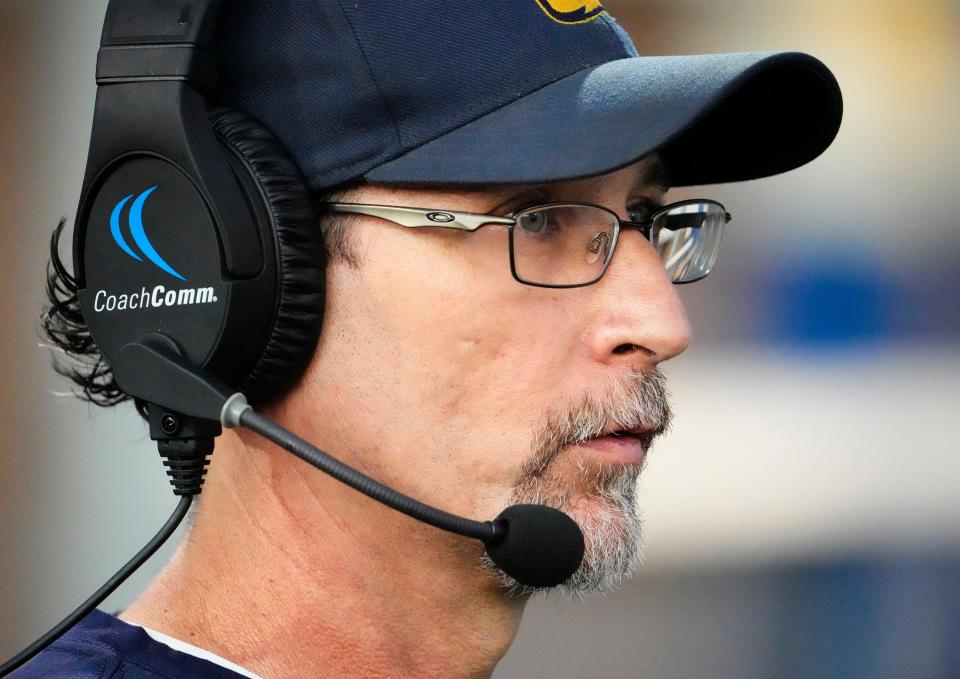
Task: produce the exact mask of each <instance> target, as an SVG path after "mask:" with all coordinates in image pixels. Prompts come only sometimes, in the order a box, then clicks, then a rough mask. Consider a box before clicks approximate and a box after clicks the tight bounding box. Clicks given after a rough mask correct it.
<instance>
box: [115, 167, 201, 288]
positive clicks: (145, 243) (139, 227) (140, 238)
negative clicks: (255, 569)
mask: <svg viewBox="0 0 960 679" xmlns="http://www.w3.org/2000/svg"><path fill="white" fill-rule="evenodd" d="M156 189H157V187H156V186H152V187H150V188H149V189H147V190H146V191H144V192H143V193H141V194H140V195H138V196H137V197H136V198H135V199H134V201H133V204H132V205H131V206H130V234H131V235H132V236H133V242H134V243H136V244H137V247H138V248H140V252H142V253H143V254H144V256H145V257H146V258H147V259H149V260H150V261H151V262H153V264H155V265H156V266H157V267H159V268H160V269H163V270H164V271H166V272H167V273H168V274H170V275H171V276H173V277H174V278H179V279H180V280H181V281H186V280H187V279H186V278H184V277H183V276H181V275H180V274H179V273H177V271H176V270H174V268H173V267H172V266H170V265H169V264H167V262H166V260H164V258H163V257H161V256H160V253H159V252H157V249H156V248H155V247H153V243H151V242H150V239H149V238H148V237H147V232H146V231H145V230H144V228H143V204H144V203H146V202H147V198H149V197H150V194H151V193H153V192H154V191H156ZM131 198H133V194H132V193H131V194H130V195H129V196H127V197H126V198H124V199H123V200H121V201H120V202H119V203H117V204H116V205H115V206H114V208H113V212H111V213H110V233H111V234H112V235H113V240H115V241H116V242H117V245H119V246H120V249H121V250H123V251H124V252H126V253H127V254H128V255H130V256H131V257H133V258H134V259H135V260H137V261H138V262H142V261H143V259H142V258H141V257H140V256H139V255H137V253H135V252H134V251H133V250H132V249H131V248H130V246H129V245H127V242H126V240H124V238H123V234H122V233H121V232H120V212H121V210H123V206H124V205H126V204H127V201H129V200H130V199H131Z"/></svg>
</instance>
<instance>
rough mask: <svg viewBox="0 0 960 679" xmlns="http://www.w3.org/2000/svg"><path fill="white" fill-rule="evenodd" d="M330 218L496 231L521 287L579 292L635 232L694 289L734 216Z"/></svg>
mask: <svg viewBox="0 0 960 679" xmlns="http://www.w3.org/2000/svg"><path fill="white" fill-rule="evenodd" d="M321 207H322V208H325V209H326V210H327V211H329V212H339V213H350V214H359V215H367V216H370V217H378V218H380V219H386V220H388V221H391V222H394V223H396V224H399V225H401V226H405V227H407V228H420V227H428V226H432V227H441V228H445V229H458V230H460V231H476V230H477V229H479V228H480V227H482V226H487V225H490V224H496V225H500V226H504V227H506V228H507V229H509V230H510V271H511V273H512V274H513V277H514V278H515V279H517V281H519V282H520V283H524V284H526V285H534V286H537V287H542V288H579V287H583V286H585V285H591V284H593V283H596V282H597V281H598V280H600V278H601V277H602V276H603V274H604V272H606V270H607V267H608V266H609V265H610V260H611V259H612V258H613V253H614V250H616V247H617V241H618V239H619V237H620V232H621V231H622V230H624V229H636V230H637V231H639V232H640V233H641V234H643V236H644V238H646V239H647V240H648V241H649V242H650V244H651V245H653V247H654V248H655V249H656V250H657V252H658V253H659V254H660V258H661V260H662V261H663V264H664V267H665V268H666V270H667V274H668V275H669V277H670V280H671V281H673V282H674V283H692V282H694V281H698V280H700V279H701V278H703V277H704V276H706V275H707V274H709V273H710V271H711V269H712V268H713V265H714V263H715V262H716V260H717V251H718V250H719V247H720V240H721V238H722V237H723V231H724V227H726V225H727V223H728V222H729V221H730V219H731V216H730V213H729V212H727V211H726V209H725V208H724V207H723V205H721V204H720V203H718V202H716V201H713V200H700V199H694V200H683V201H680V202H678V203H672V204H670V205H665V206H663V207H662V208H659V209H657V210H656V211H655V212H654V213H653V214H651V215H650V216H649V217H647V218H639V219H636V220H635V221H627V220H623V219H620V218H619V217H618V216H617V214H616V213H615V212H614V211H613V210H609V209H607V208H605V207H603V206H602V205H594V204H592V203H548V204H546V205H537V206H534V207H529V208H526V209H524V210H520V211H519V212H517V213H514V214H508V215H504V216H497V215H483V214H476V213H473V212H453V211H450V210H430V209H426V208H410V207H396V206H392V205H365V204H359V203H322V204H321Z"/></svg>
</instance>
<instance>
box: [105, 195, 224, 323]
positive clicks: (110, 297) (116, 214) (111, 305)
mask: <svg viewBox="0 0 960 679" xmlns="http://www.w3.org/2000/svg"><path fill="white" fill-rule="evenodd" d="M156 188H157V187H156V186H152V187H150V188H149V189H147V190H146V191H144V192H143V193H141V194H139V195H138V196H137V197H136V198H134V199H133V203H132V204H131V205H130V212H129V215H128V220H129V223H130V235H131V236H133V242H134V243H135V244H136V246H137V248H139V250H140V252H141V253H143V257H146V258H147V259H148V260H150V262H151V263H153V264H154V265H155V266H156V267H157V268H159V269H161V270H163V271H165V272H166V273H168V274H170V275H171V276H173V277H174V278H178V279H180V280H181V281H183V282H186V281H187V279H186V278H184V277H183V276H182V275H180V274H179V273H178V272H177V271H176V270H175V269H174V268H173V267H172V266H170V265H169V264H168V263H167V262H166V260H164V259H163V257H161V256H160V253H158V252H157V249H156V248H155V247H153V243H151V242H150V239H149V238H147V233H146V231H144V229H143V204H144V203H146V202H147V198H149V197H150V194H151V193H153V192H154V191H155V190H156ZM131 198H133V194H132V193H131V194H130V195H129V196H126V197H125V198H122V199H121V200H120V202H118V203H117V204H116V205H115V206H114V207H113V211H112V212H111V213H110V234H111V235H112V236H113V240H114V241H116V243H117V245H118V246H119V247H120V249H121V250H123V251H124V252H125V253H127V254H128V255H129V256H130V257H132V258H133V259H135V260H137V261H138V262H142V261H143V257H141V256H140V255H138V254H137V253H136V252H134V250H133V248H131V247H130V245H129V244H128V243H127V241H126V239H125V238H124V237H123V233H122V232H121V231H120V214H121V212H122V211H123V208H124V206H125V205H126V204H127V203H128V202H129V201H130V199H131ZM216 301H217V296H216V294H214V290H213V287H205V288H182V289H180V290H167V288H165V287H164V286H162V285H155V286H154V287H153V288H152V289H149V290H148V289H147V288H146V287H142V288H140V290H138V291H136V292H126V293H121V294H113V293H109V292H107V291H106V290H97V293H96V295H94V297H93V310H94V311H96V312H98V313H99V312H101V311H126V310H128V309H151V308H157V307H168V306H184V305H188V304H210V303H212V302H216Z"/></svg>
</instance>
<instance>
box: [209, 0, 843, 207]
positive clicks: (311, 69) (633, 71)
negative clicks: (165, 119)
mask: <svg viewBox="0 0 960 679" xmlns="http://www.w3.org/2000/svg"><path fill="white" fill-rule="evenodd" d="M214 49H215V51H216V54H217V59H218V64H219V68H220V71H221V82H222V90H221V97H222V99H223V100H224V101H225V102H226V103H229V104H231V105H234V106H236V107H238V108H241V109H243V110H245V111H247V112H248V113H251V114H253V115H254V116H256V117H257V118H259V119H260V120H261V121H262V122H263V123H265V124H266V125H267V126H268V127H269V128H270V129H271V130H272V131H273V132H274V133H275V134H276V135H277V136H278V137H279V138H280V140H281V141H282V142H283V143H284V144H285V145H286V146H287V147H288V149H289V150H290V152H291V153H292V154H293V156H294V158H295V159H296V161H297V162H298V164H299V166H300V168H301V170H302V171H303V173H304V175H305V177H306V179H307V181H308V183H309V185H310V187H311V188H312V189H316V190H322V189H325V188H329V187H332V186H334V185H337V184H340V183H342V182H346V181H350V180H364V181H369V182H376V183H385V184H454V185H456V184H490V183H493V184H511V183H534V182H547V181H559V180H563V179H572V178H577V177H586V176H592V175H597V174H602V173H605V172H610V171H612V170H615V169H618V168H620V167H623V166H625V165H628V164H630V163H632V162H634V161H636V160H638V159H640V158H642V157H644V156H646V155H648V154H650V153H653V152H657V153H659V154H660V155H661V157H662V158H663V159H664V161H665V163H666V165H667V167H668V169H669V171H670V179H671V183H672V184H673V185H674V186H686V185H693V184H712V183H719V182H730V181H739V180H744V179H754V178H758V177H764V176H768V175H772V174H776V173H779V172H784V171H786V170H790V169H793V168H795V167H798V166H800V165H803V164H804V163H806V162H808V161H810V160H812V159H814V158H816V157H817V156H818V155H819V154H820V153H822V152H823V151H824V150H825V149H826V148H827V147H828V146H829V145H830V143H831V141H833V138H834V137H835V136H836V134H837V131H838V129H839V126H840V118H841V113H842V99H841V94H840V88H839V86H838V84H837V81H836V79H835V78H834V76H833V74H832V73H831V72H830V71H829V69H827V67H826V66H825V65H824V64H822V63H821V62H820V61H818V60H817V59H815V58H814V57H812V56H809V55H807V54H803V53H799V52H768V53H759V52H754V53H737V54H710V55H694V56H669V57H641V56H639V55H638V54H637V51H636V49H635V48H634V46H633V43H632V42H631V41H630V38H629V37H628V36H627V34H626V33H625V32H624V31H623V29H622V28H621V27H620V26H619V25H618V24H617V22H616V21H615V20H614V19H613V17H611V16H610V15H609V14H608V13H607V12H606V11H605V10H604V8H603V6H602V5H601V4H600V2H598V1H597V0H483V2H480V1H474V0H469V1H465V0H417V1H416V2H397V0H303V1H298V0H291V1H286V2H238V3H224V6H223V9H222V13H221V18H220V24H219V26H218V30H217V32H216V40H215V45H214Z"/></svg>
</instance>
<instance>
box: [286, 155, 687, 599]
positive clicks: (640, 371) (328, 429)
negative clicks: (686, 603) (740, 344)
mask: <svg viewBox="0 0 960 679" xmlns="http://www.w3.org/2000/svg"><path fill="white" fill-rule="evenodd" d="M656 167H657V161H656V158H648V159H646V160H644V161H641V162H639V163H637V164H634V165H632V166H629V167H626V168H624V169H622V170H619V171H616V172H613V173H611V174H608V175H604V176H600V177H595V178H590V179H583V180H576V181H568V182H562V183H555V184H548V185H543V186H538V187H530V186H507V187H495V188H490V189H489V190H471V191H466V192H464V191H458V190H456V189H400V188H389V187H382V186H367V187H364V188H363V189H362V190H361V191H359V192H358V193H356V194H354V195H351V196H350V200H351V202H357V203H377V204H387V205H398V206H409V207H422V208H434V209H437V210H459V211H468V212H477V213H484V214H500V215H503V214H505V213H509V212H515V211H517V210H519V209H521V208H524V207H529V206H531V205H536V204H541V203H546V202H551V201H582V202H591V203H597V204H600V205H604V206H606V207H608V208H610V209H612V210H614V211H615V212H617V214H619V215H620V216H621V218H627V212H628V211H636V210H638V209H639V210H640V211H642V210H649V206H650V205H655V204H659V203H661V202H662V200H663V192H664V190H665V188H664V187H662V186H658V185H657V184H659V183H661V182H659V181H658V177H657V175H658V173H657V172H656ZM637 205H640V206H645V207H640V208H635V207H634V206H637ZM350 229H351V236H352V237H353V238H354V241H355V247H354V250H355V252H356V253H357V256H358V262H357V263H356V264H355V265H353V264H349V263H346V262H343V261H335V262H333V263H331V265H330V266H329V269H328V274H327V282H328V299H327V309H326V315H325V318H324V330H323V335H322V337H321V341H320V349H319V351H318V354H317V357H316V358H315V360H314V361H313V363H312V364H311V367H310V369H309V370H308V372H307V375H306V377H305V379H304V380H303V381H302V383H301V384H300V385H299V386H298V387H297V389H296V390H295V391H294V393H293V394H292V396H291V398H289V399H288V403H290V404H297V405H296V407H295V408H293V412H292V414H293V415H294V416H296V417H298V419H299V421H298V422H297V423H296V427H298V428H299V429H300V430H303V431H304V433H305V434H307V435H308V436H307V437H308V438H310V436H309V435H310V433H311V432H313V435H314V436H315V437H316V440H317V442H318V444H321V445H322V446H323V447H327V448H328V449H329V450H331V451H332V452H334V453H335V454H341V455H343V456H344V457H345V458H346V459H347V461H349V462H351V463H352V464H357V465H359V466H361V467H362V468H364V469H365V470H366V471H368V472H369V473H371V474H372V475H373V476H375V477H376V478H378V479H380V480H382V481H384V482H385V483H388V484H390V485H393V486H395V487H397V488H398V489H399V490H401V491H402V492H405V493H407V494H409V495H412V496H414V497H416V498H419V499H422V500H424V501H426V502H428V503H430V504H433V505H436V506H438V507H441V508H443V509H447V510H449V511H452V512H455V513H458V514H463V515H466V516H470V517H473V518H477V519H489V518H492V517H494V516H496V515H497V514H498V513H499V512H500V511H502V510H503V509H504V508H505V507H506V506H508V505H509V504H512V503H514V502H517V501H535V502H545V503H547V504H551V505H553V506H558V507H560V508H562V509H564V510H565V511H567V512H568V513H570V514H571V515H572V516H573V517H574V519H575V520H576V521H577V522H578V523H579V524H580V525H581V528H582V529H583V530H584V534H585V538H586V544H587V552H586V562H585V563H586V565H585V566H584V568H583V569H582V572H581V573H580V574H579V575H578V576H577V577H576V578H575V580H576V582H575V583H573V584H574V588H590V587H596V586H602V585H604V584H608V583H609V582H611V581H613V580H615V579H616V578H617V577H619V575H621V574H622V571H624V570H626V569H627V568H628V566H629V563H630V562H632V561H633V559H634V557H635V556H636V548H637V537H638V523H637V519H636V514H635V511H634V510H635V508H634V505H633V497H634V491H633V488H634V486H635V480H636V476H637V474H639V471H640V468H641V465H642V463H643V461H644V452H645V451H644V448H645V447H646V446H648V445H649V439H650V436H649V435H647V434H644V433H643V432H644V431H646V430H649V429H658V428H660V427H662V426H664V425H665V420H666V418H667V415H668V412H667V406H666V400H665V397H664V393H663V388H662V381H661V380H660V379H659V376H658V374H657V373H656V371H655V369H656V366H657V364H658V363H659V362H660V361H664V360H666V359H668V358H671V357H673V356H675V355H677V354H679V353H680V352H682V351H683V350H684V349H685V348H686V346H687V345H688V343H689V341H690V329H689V325H688V322H687V319H686V316H685V314H684V311H683V308H682V306H681V304H680V302H679V300H678V298H677V295H676V292H675V289H674V287H673V285H672V284H671V283H670V282H669V280H668V278H667V275H666V273H665V271H664V269H663V265H662V264H661V262H660V259H659V257H658V255H657V253H656V252H655V251H654V249H653V248H652V247H651V246H650V244H649V243H648V242H647V241H646V240H645V239H644V237H643V236H642V235H641V234H640V233H638V232H636V231H633V230H627V231H624V232H623V233H621V236H620V240H619V243H618V245H617V250H616V252H615V254H614V256H613V260H612V262H611V263H610V267H609V269H608V270H607V272H606V274H605V275H604V277H603V278H602V279H601V280H600V281H598V282H597V283H596V284H594V285H591V286H588V287H582V288H572V289H548V288H537V287H531V286H527V285H523V284H520V283H518V282H517V281H516V280H514V278H513V277H512V276H511V273H510V265H509V255H508V232H507V230H506V229H505V228H503V227H500V226H486V227H483V228H481V229H479V230H477V231H475V232H473V233H468V232H462V231H455V230H450V229H442V228H417V229H405V228H403V227H401V226H399V225H396V224H393V223H391V222H387V221H383V220H379V219H376V218H373V217H359V218H358V219H357V222H356V224H355V225H352V226H351V227H350ZM624 430H633V433H634V434H636V435H635V436H634V435H620V436H617V435H614V432H623V431H624ZM613 571H620V572H619V573H618V572H613ZM577 578H579V580H578V579H577Z"/></svg>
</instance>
